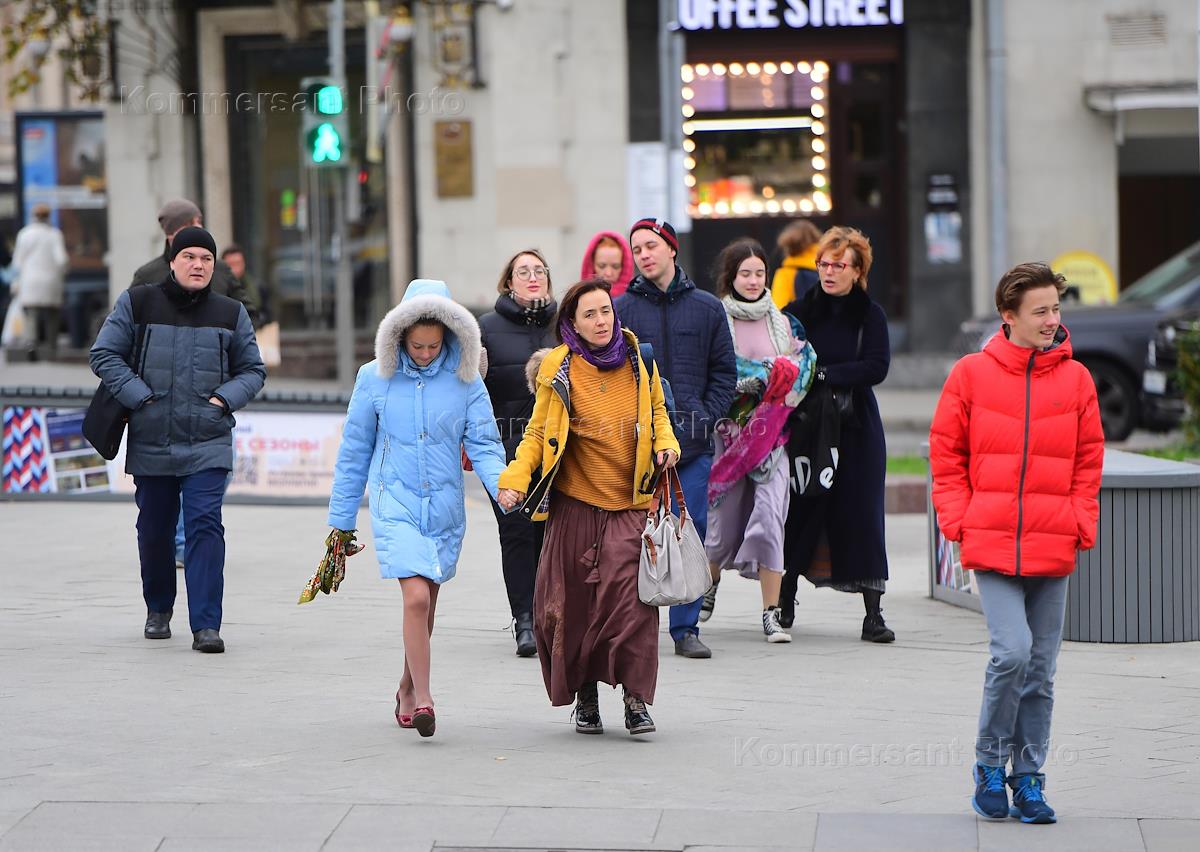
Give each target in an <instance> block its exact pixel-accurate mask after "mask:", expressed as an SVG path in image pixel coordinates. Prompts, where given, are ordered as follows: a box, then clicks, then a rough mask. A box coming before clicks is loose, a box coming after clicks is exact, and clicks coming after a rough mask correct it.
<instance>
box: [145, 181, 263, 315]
mask: <svg viewBox="0 0 1200 852" xmlns="http://www.w3.org/2000/svg"><path fill="white" fill-rule="evenodd" d="M158 226H159V227H160V228H161V229H162V232H163V237H164V238H165V239H164V242H163V253H162V254H161V255H159V256H158V257H156V258H154V259H153V260H150V261H147V262H146V263H144V264H142V265H141V266H139V267H138V269H137V271H136V272H134V273H133V281H132V282H130V284H129V286H130V287H136V286H138V285H140V284H161V283H162V282H163V281H166V280H167V276H168V275H169V274H170V271H171V270H170V257H171V241H172V240H173V239H174V238H175V235H176V234H177V233H179V231H181V230H183V229H184V228H193V227H194V228H202V227H204V217H203V215H202V214H201V213H200V208H199V207H197V206H196V204H195V203H194V202H192V201H188V200H187V199H186V198H176V199H175V200H173V201H168V202H167V203H166V204H164V205H163V206H162V208H161V209H160V210H159V211H158ZM211 286H212V291H213V292H214V293H216V294H218V295H220V296H228V297H229V298H231V299H236V300H237V301H239V302H241V303H242V304H243V305H244V306H245V308H246V313H247V315H248V316H249V317H250V319H251V322H253V321H254V318H255V317H256V316H257V313H258V300H257V299H256V298H255V296H254V294H253V293H251V292H250V291H249V290H248V289H247V288H246V287H244V286H242V283H241V282H240V281H238V279H237V278H236V277H235V276H234V274H233V270H231V269H230V268H229V264H227V263H226V262H225V261H223V260H218V261H217V262H216V268H214V269H213V273H212V285H211Z"/></svg>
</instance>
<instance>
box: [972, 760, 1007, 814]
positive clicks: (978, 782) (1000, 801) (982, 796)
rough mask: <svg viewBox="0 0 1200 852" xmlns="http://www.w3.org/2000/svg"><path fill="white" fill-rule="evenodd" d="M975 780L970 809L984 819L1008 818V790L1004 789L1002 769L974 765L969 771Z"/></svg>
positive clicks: (1000, 767)
mask: <svg viewBox="0 0 1200 852" xmlns="http://www.w3.org/2000/svg"><path fill="white" fill-rule="evenodd" d="M971 777H972V778H974V779H975V795H974V796H973V797H972V798H971V807H973V808H974V809H975V813H977V814H979V815H980V816H981V817H983V818H984V819H1007V818H1008V813H1009V811H1008V790H1006V789H1005V788H1004V767H1003V766H984V765H983V764H982V763H976V764H975V768H974V769H973V770H972V771H971Z"/></svg>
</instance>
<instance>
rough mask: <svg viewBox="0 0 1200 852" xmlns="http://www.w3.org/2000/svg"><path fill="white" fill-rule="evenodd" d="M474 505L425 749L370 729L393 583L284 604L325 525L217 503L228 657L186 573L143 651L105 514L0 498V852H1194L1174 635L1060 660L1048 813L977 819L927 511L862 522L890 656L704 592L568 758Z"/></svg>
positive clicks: (968, 682)
mask: <svg viewBox="0 0 1200 852" xmlns="http://www.w3.org/2000/svg"><path fill="white" fill-rule="evenodd" d="M470 495H471V496H470V500H469V503H468V524H469V533H468V537H467V543H466V547H465V549H464V555H463V559H462V561H461V563H460V565H459V576H458V578H456V579H455V580H454V581H452V582H451V583H450V584H449V585H447V587H446V589H445V594H444V596H443V597H442V599H441V601H440V604H441V607H440V610H439V613H438V621H437V624H438V628H437V633H436V634H435V637H434V646H433V647H434V695H435V698H436V700H437V709H438V733H437V735H436V736H435V737H433V738H432V739H429V740H422V739H420V738H419V737H418V736H417V735H416V734H415V732H412V731H402V730H400V729H399V728H397V727H396V724H395V721H394V719H393V717H392V698H391V695H392V692H394V690H395V683H396V680H397V679H398V677H399V672H400V667H401V658H400V650H399V647H400V618H399V617H400V593H399V590H398V588H397V587H396V584H394V583H387V582H383V581H381V580H379V579H378V573H377V569H376V565H375V562H374V560H373V558H372V556H371V551H370V550H368V551H366V552H365V553H364V554H362V555H360V556H358V557H355V558H354V559H353V560H352V561H351V562H350V573H349V576H348V578H347V580H346V583H345V584H344V586H343V588H342V591H341V592H339V593H338V594H337V595H335V596H333V597H331V598H326V597H321V598H320V599H319V600H317V601H316V602H315V603H313V604H310V605H307V606H304V607H298V606H296V605H295V603H294V602H295V600H296V597H297V595H298V594H299V591H300V588H301V587H302V586H303V584H304V582H305V580H307V578H308V576H309V574H310V573H311V572H312V570H313V568H314V567H315V565H316V562H317V559H318V557H319V555H320V551H321V548H322V539H323V537H324V534H325V531H326V530H325V527H324V512H323V511H322V510H321V509H319V508H312V507H289V508H272V507H259V506H233V507H229V508H228V509H227V513H226V527H227V529H228V540H229V566H228V568H227V571H226V607H225V626H224V629H223V630H222V634H223V636H224V637H225V638H226V641H227V642H228V646H229V650H228V652H227V653H226V654H224V655H223V656H206V655H201V654H197V653H195V652H193V651H191V650H190V642H189V641H188V638H189V637H187V617H186V605H185V602H184V600H183V598H182V591H183V590H182V583H181V589H180V591H181V598H180V600H179V602H178V605H177V607H176V616H175V619H174V625H173V627H174V629H175V630H176V636H175V637H174V638H173V639H171V640H169V641H164V642H148V641H146V640H144V639H142V638H141V627H142V621H143V618H144V611H143V608H142V605H141V600H140V588H139V582H138V578H137V567H136V565H137V559H136V547H135V542H134V532H133V522H134V516H135V510H134V507H133V505H132V504H131V503H103V504H97V503H89V504H71V503H61V502H38V503H0V533H2V534H3V537H4V540H5V541H7V542H8V543H9V546H8V553H9V556H8V559H7V560H6V572H5V581H6V582H5V584H4V591H3V594H2V595H0V718H2V719H3V722H2V723H0V724H2V725H3V733H4V735H3V737H2V738H0V850H14V849H70V850H75V849H113V850H117V849H120V850H142V849H145V850H155V849H161V850H183V849H197V850H242V849H245V850H250V849H253V850H261V849H289V850H291V849H299V850H308V849H311V850H316V849H327V850H341V849H385V848H386V849H399V850H405V852H410V850H423V851H424V850H428V849H431V848H433V847H434V844H435V843H436V848H438V849H453V848H461V849H468V848H469V849H538V850H546V849H631V850H641V849H647V850H648V849H655V850H681V849H685V848H687V849H689V850H695V849H718V848H719V849H725V850H734V849H736V850H752V849H756V848H762V849H767V848H773V849H778V850H784V849H788V850H793V849H800V850H803V849H818V850H834V849H869V850H882V849H914V850H916V849H920V850H930V849H946V850H976V849H1001V848H1003V849H1015V848H1023V849H1033V850H1037V849H1047V850H1049V849H1053V850H1056V852H1057V851H1058V850H1068V849H1086V850H1088V852H1106V850H1122V852H1124V850H1152V852H1159V851H1160V850H1184V849H1187V850H1191V849H1194V848H1196V840H1197V838H1198V837H1200V805H1197V802H1198V801H1200V768H1198V766H1197V761H1198V759H1200V671H1198V668H1197V665H1196V663H1197V651H1198V650H1200V649H1198V647H1197V645H1196V644H1194V643H1192V644H1185V645H1160V646H1149V645H1146V646H1129V645H1121V646H1114V645H1107V646H1105V645H1083V644H1076V643H1067V644H1066V645H1065V647H1064V649H1063V653H1062V657H1061V660H1060V666H1059V678H1058V705H1057V708H1056V716H1055V738H1056V739H1055V743H1054V746H1055V749H1054V757H1053V760H1052V762H1051V764H1050V765H1049V766H1048V767H1047V772H1048V775H1049V786H1048V792H1049V795H1050V799H1051V802H1052V803H1053V804H1054V805H1055V807H1056V808H1057V809H1058V811H1059V813H1060V815H1061V818H1062V819H1061V822H1060V823H1059V824H1058V825H1057V826H1045V827H1043V826H1022V825H1019V824H1016V823H1001V824H990V823H983V822H982V821H980V820H978V819H976V817H975V816H974V815H973V813H971V811H970V810H969V804H968V795H969V793H970V782H969V779H968V773H969V770H970V766H971V763H972V760H973V756H972V753H971V747H970V744H971V737H972V736H973V733H974V725H975V718H976V714H977V711H978V701H979V691H980V685H981V681H982V675H983V668H984V665H985V662H986V633H985V630H984V626H983V622H982V619H981V617H980V616H979V615H977V614H975V613H973V612H969V611H965V610H960V609H956V608H953V607H950V606H947V605H945V604H941V603H938V602H934V601H932V600H929V599H928V598H926V597H925V560H926V556H925V545H924V538H923V537H924V534H925V521H924V519H923V518H922V517H920V516H903V517H899V516H889V518H888V537H889V552H890V554H891V559H892V574H893V581H892V582H891V584H890V586H889V593H888V595H887V596H886V598H885V599H884V602H885V611H886V614H887V617H888V621H889V623H890V624H891V625H892V626H893V627H894V628H895V629H896V631H897V633H898V635H899V641H898V642H897V643H896V644H894V645H891V646H876V645H870V644H867V643H863V642H861V641H860V640H859V638H858V631H859V627H860V624H861V620H862V609H861V603H860V601H859V600H858V599H857V598H854V597H851V596H848V595H839V594H837V593H835V592H831V591H820V592H818V591H815V590H813V589H811V588H807V587H805V588H803V589H802V592H801V603H800V606H799V607H798V618H797V627H796V628H795V629H794V631H793V632H794V635H795V637H796V638H795V641H794V642H793V643H792V644H791V645H767V644H766V643H765V642H763V640H762V635H761V628H760V627H759V616H758V610H759V607H758V590H757V588H756V586H755V584H753V583H751V582H746V581H742V580H740V579H739V578H737V577H733V576H730V577H729V578H728V579H727V581H726V582H725V583H723V584H722V587H721V594H720V598H719V600H718V605H717V610H716V614H715V615H714V617H713V619H712V620H711V621H710V622H709V623H708V624H707V625H705V627H704V631H703V635H704V638H705V639H706V641H708V642H709V644H711V645H712V646H713V648H714V650H715V656H714V658H713V659H712V660H708V661H695V660H684V659H682V658H679V657H675V656H674V655H673V654H671V646H670V642H669V638H668V637H667V636H666V634H665V630H664V633H663V641H662V644H661V653H660V676H659V689H658V697H657V703H656V704H655V706H654V708H653V713H654V718H655V721H656V722H657V725H658V731H659V732H658V733H657V734H654V735H651V736H649V737H646V738H639V739H637V740H635V739H632V738H630V737H629V736H628V735H627V734H626V733H625V731H624V729H623V728H622V725H621V714H620V698H619V694H618V693H613V692H609V691H607V690H605V691H603V693H602V695H601V704H602V711H603V714H604V719H605V722H606V726H607V731H606V733H605V734H604V736H600V737H580V736H577V735H576V734H575V733H574V732H573V730H572V726H571V723H570V720H569V715H570V708H552V707H550V706H549V704H548V702H547V700H546V697H545V692H544V690H543V688H542V683H541V675H540V670H539V668H538V665H537V662H536V661H535V660H523V659H518V658H517V657H516V656H514V655H513V643H512V638H511V635H510V634H509V632H508V630H507V622H508V617H507V607H506V603H505V597H504V592H503V587H502V581H501V578H500V570H499V561H498V554H497V547H496V543H495V521H494V520H493V518H492V515H491V511H490V509H489V508H488V507H487V505H486V503H484V502H483V499H482V494H481V492H480V491H479V490H478V488H477V487H473V488H472V489H471V491H470ZM363 520H364V522H365V514H364V515H363ZM368 541H369V536H368ZM18 554H22V555H18Z"/></svg>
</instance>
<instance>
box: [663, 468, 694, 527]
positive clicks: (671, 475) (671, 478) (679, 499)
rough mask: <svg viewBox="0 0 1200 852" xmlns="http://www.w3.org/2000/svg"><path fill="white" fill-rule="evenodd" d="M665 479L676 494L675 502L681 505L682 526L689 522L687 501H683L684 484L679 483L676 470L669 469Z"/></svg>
mask: <svg viewBox="0 0 1200 852" xmlns="http://www.w3.org/2000/svg"><path fill="white" fill-rule="evenodd" d="M663 479H664V480H666V481H668V482H669V483H670V485H671V487H672V489H673V490H674V492H675V502H676V503H678V504H679V521H680V524H681V525H682V523H683V521H685V520H687V516H688V508H687V501H686V500H684V499H683V484H682V483H681V482H680V481H679V474H678V473H677V472H676V470H675V468H673V467H671V468H667V470H666V472H665V473H664V474H663Z"/></svg>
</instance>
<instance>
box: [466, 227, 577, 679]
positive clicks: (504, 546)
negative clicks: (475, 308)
mask: <svg viewBox="0 0 1200 852" xmlns="http://www.w3.org/2000/svg"><path fill="white" fill-rule="evenodd" d="M550 286H551V285H550V267H549V266H547V265H546V259H545V258H544V257H542V255H541V253H540V252H539V251H537V249H526V250H525V251H521V252H518V253H517V254H515V255H513V256H512V258H510V259H509V261H508V263H507V264H505V266H504V271H503V273H502V274H501V276H500V283H499V284H498V285H497V287H496V289H497V290H498V291H499V293H500V296H499V298H497V299H496V309H495V310H494V311H492V312H491V313H487V314H484V315H483V316H482V317H480V318H479V328H480V331H481V332H482V334H483V348H484V352H485V355H486V361H487V371H486V375H485V376H484V384H485V385H486V386H487V389H488V394H489V395H490V396H491V398H492V408H493V409H494V410H495V412H496V425H497V426H498V427H499V428H500V438H501V440H502V441H504V452H505V455H506V456H507V461H510V462H511V461H512V460H513V458H515V456H516V452H517V447H518V446H519V445H520V443H521V438H523V437H524V436H525V424H526V423H528V422H529V415H530V414H532V413H533V392H532V391H531V390H530V389H529V385H528V382H527V379H526V376H525V365H526V364H528V363H529V359H530V358H531V357H532V356H533V353H535V352H537V351H538V350H539V349H546V348H548V347H552V346H555V345H556V344H557V343H558V340H557V339H556V338H555V336H554V329H553V328H552V326H551V320H553V319H554V312H555V310H556V309H557V305H556V304H555V303H554V299H553V298H552V296H551V289H550ZM492 510H493V511H494V512H495V513H496V523H497V524H499V527H500V560H501V564H502V565H503V569H504V585H505V587H506V588H507V590H508V605H509V608H510V609H511V610H512V616H513V620H514V630H513V634H514V636H515V637H516V640H517V656H519V657H532V656H533V655H534V654H536V653H537V643H536V642H535V640H534V637H533V585H534V577H535V576H536V575H537V564H538V558H539V557H540V556H541V551H542V536H543V530H544V527H545V523H544V522H541V521H538V522H536V523H532V522H530V521H529V520H528V519H527V518H526V517H525V516H524V515H522V514H521V513H520V512H513V513H512V514H509V515H506V514H504V512H503V511H502V510H501V509H500V507H499V506H497V505H496V502H495V501H494V500H493V501H492Z"/></svg>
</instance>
